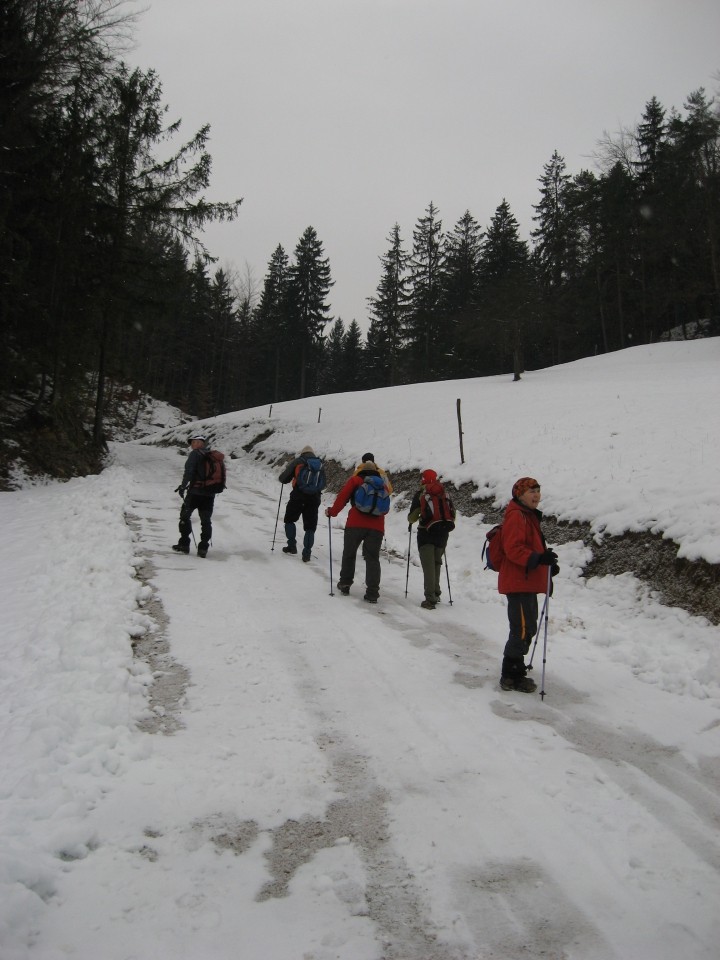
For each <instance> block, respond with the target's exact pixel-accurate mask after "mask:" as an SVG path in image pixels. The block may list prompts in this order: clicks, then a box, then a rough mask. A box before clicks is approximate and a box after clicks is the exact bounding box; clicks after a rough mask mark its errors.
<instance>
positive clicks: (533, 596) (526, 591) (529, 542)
mask: <svg viewBox="0 0 720 960" xmlns="http://www.w3.org/2000/svg"><path fill="white" fill-rule="evenodd" d="M540 497H541V493H540V484H539V483H538V482H537V480H534V479H533V478H532V477H521V478H520V479H519V480H518V481H517V482H516V483H515V484H514V485H513V488H512V500H511V501H510V503H508V505H507V507H506V508H505V517H504V519H503V524H502V547H503V552H504V556H503V559H502V561H501V563H500V571H499V576H498V591H499V592H500V593H504V594H505V595H506V596H507V610H508V621H509V624H510V634H509V636H508V641H507V643H506V644H505V652H504V655H503V662H502V671H501V676H500V686H501V688H502V689H503V690H521V691H522V692H523V693H532V692H533V691H534V690H536V689H537V684H536V683H535V681H534V680H532V679H531V678H530V677H528V676H527V667H526V666H525V656H526V655H527V652H528V650H529V649H530V644H531V643H532V639H533V637H534V636H535V631H536V630H537V624H538V599H537V595H538V594H539V593H547V589H548V582H549V581H548V567H550V572H551V575H552V576H555V574H557V573H559V572H560V567H559V566H558V563H557V559H558V558H557V554H556V553H555V551H554V550H548V548H547V545H546V543H545V537H544V536H543V532H542V530H541V529H540V522H541V521H542V513H541V512H540V511H539V510H538V504H539V503H540Z"/></svg>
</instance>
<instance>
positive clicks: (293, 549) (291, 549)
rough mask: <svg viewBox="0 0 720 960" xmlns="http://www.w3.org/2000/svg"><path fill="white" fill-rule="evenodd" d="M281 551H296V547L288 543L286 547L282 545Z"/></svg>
mask: <svg viewBox="0 0 720 960" xmlns="http://www.w3.org/2000/svg"><path fill="white" fill-rule="evenodd" d="M283 553H297V547H296V546H295V545H294V544H290V543H289V544H288V545H287V546H286V547H283Z"/></svg>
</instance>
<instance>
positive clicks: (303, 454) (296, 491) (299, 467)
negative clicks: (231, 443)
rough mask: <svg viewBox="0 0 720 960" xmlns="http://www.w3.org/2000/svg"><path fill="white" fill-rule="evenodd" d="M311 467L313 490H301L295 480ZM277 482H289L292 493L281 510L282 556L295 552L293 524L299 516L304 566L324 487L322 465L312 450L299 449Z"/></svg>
mask: <svg viewBox="0 0 720 960" xmlns="http://www.w3.org/2000/svg"><path fill="white" fill-rule="evenodd" d="M311 460H316V461H317V464H315V463H313V464H309V461H311ZM307 466H312V467H315V468H316V469H317V471H318V476H317V478H316V482H315V483H314V489H301V486H302V485H301V483H300V482H299V477H300V475H301V472H302V471H303V468H304V467H307ZM279 480H280V483H290V482H292V487H293V488H292V490H291V491H290V496H289V498H288V502H287V506H286V507H285V516H284V518H283V522H284V524H285V536H286V537H287V546H285V547H283V553H297V552H298V551H297V528H296V526H295V525H296V523H297V521H298V520H299V519H300V517H302V522H303V530H304V531H305V535H304V537H303V549H302V558H303V561H304V562H305V563H308V561H309V560H310V556H311V553H312V546H313V544H314V543H315V531H316V530H317V522H318V510H319V509H320V500H321V498H322V490H323V488H324V487H325V472H324V470H323V469H322V462H321V461H320V460H319V459H318V458H316V457H315V453H314V451H313V448H312V447H303V448H302V450H301V451H300V453H299V454H298V456H297V457H295V459H294V460H291V461H290V463H289V464H288V465H287V466H286V467H285V469H284V470H283V472H282V473H281V474H280V477H279Z"/></svg>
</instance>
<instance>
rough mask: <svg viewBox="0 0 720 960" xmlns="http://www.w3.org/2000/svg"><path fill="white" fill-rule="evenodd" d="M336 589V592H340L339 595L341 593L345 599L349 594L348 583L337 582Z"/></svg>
mask: <svg viewBox="0 0 720 960" xmlns="http://www.w3.org/2000/svg"><path fill="white" fill-rule="evenodd" d="M337 588H338V590H339V591H340V593H341V594H342V595H343V596H344V597H346V596H347V595H348V594H349V593H350V584H349V583H342V582H341V581H340V582H338V585H337Z"/></svg>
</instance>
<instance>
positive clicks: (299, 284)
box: [288, 227, 333, 397]
mask: <svg viewBox="0 0 720 960" xmlns="http://www.w3.org/2000/svg"><path fill="white" fill-rule="evenodd" d="M323 253H324V251H323V245H322V243H321V241H320V240H319V239H318V235H317V233H316V232H315V228H314V227H307V228H306V230H305V232H304V233H303V235H302V236H301V237H300V240H299V241H298V243H297V246H296V247H295V260H294V262H293V263H292V264H291V266H290V270H289V294H290V306H289V309H290V329H289V343H288V346H290V347H292V348H293V349H294V350H295V351H296V352H297V358H296V359H297V363H298V367H299V377H298V380H297V389H298V393H297V396H299V397H304V396H306V395H307V392H308V390H309V392H310V393H314V392H315V391H316V389H317V376H318V372H319V371H318V368H317V366H316V360H317V354H318V344H319V343H320V342H321V339H322V335H323V331H324V329H325V325H326V324H327V323H328V322H329V320H330V317H328V316H327V314H328V313H329V311H330V307H329V305H328V303H327V302H326V299H327V296H328V293H329V291H330V287H331V286H332V285H333V281H332V279H331V275H330V261H329V260H328V259H327V258H326V257H325V256H324V255H323Z"/></svg>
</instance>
